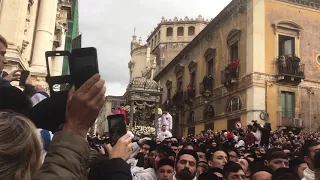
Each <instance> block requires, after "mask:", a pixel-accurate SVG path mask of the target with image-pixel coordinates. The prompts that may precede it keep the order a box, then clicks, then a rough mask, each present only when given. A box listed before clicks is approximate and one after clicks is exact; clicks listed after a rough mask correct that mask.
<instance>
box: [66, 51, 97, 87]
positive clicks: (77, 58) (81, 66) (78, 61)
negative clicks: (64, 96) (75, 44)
mask: <svg viewBox="0 0 320 180" xmlns="http://www.w3.org/2000/svg"><path fill="white" fill-rule="evenodd" d="M69 65H70V74H71V76H72V79H73V83H74V85H75V88H76V89H79V88H80V86H81V85H82V84H84V83H85V82H86V81H87V80H88V79H90V78H91V77H92V76H93V75H94V74H97V73H99V67H98V57H97V50H96V48H93V47H90V48H81V49H74V50H72V52H71V59H70V61H69Z"/></svg>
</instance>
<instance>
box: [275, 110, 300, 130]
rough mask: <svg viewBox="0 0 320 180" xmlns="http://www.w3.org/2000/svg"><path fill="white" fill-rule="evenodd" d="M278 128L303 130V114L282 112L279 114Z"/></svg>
mask: <svg viewBox="0 0 320 180" xmlns="http://www.w3.org/2000/svg"><path fill="white" fill-rule="evenodd" d="M277 116H278V118H277V126H278V127H286V128H291V129H292V128H297V129H303V128H304V122H303V118H302V114H301V113H293V112H291V113H290V112H287V113H286V114H284V113H282V111H278V112H277Z"/></svg>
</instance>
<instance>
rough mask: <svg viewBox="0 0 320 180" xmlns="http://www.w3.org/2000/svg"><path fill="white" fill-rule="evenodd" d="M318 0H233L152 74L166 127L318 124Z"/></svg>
mask: <svg viewBox="0 0 320 180" xmlns="http://www.w3.org/2000/svg"><path fill="white" fill-rule="evenodd" d="M319 29H320V3H319V2H318V1H316V0H233V1H232V2H230V4H229V5H228V6H227V7H225V8H224V9H223V10H222V11H221V12H220V13H219V14H218V15H217V16H216V17H215V18H214V19H213V20H212V21H211V22H210V23H209V24H208V25H207V26H206V27H205V28H204V29H203V30H202V31H201V32H200V33H199V34H198V35H197V36H196V37H195V38H194V39H193V40H192V41H191V42H190V43H189V44H188V45H187V46H186V47H184V48H183V49H182V50H181V51H180V52H179V53H178V55H177V56H175V57H174V59H173V60H172V61H170V62H169V63H168V64H167V65H166V66H165V68H163V69H162V70H161V71H160V72H159V73H158V74H157V75H156V76H155V78H154V80H155V81H160V82H161V84H162V85H163V86H164V95H163V98H162V102H163V107H164V108H166V109H171V111H173V113H172V114H173V115H174V116H173V120H174V127H173V128H174V129H175V131H176V132H177V133H178V134H180V135H184V136H186V135H187V134H194V133H196V134H198V133H200V132H201V131H202V130H206V129H209V128H210V129H215V130H223V129H229V130H231V129H234V128H235V124H239V122H241V124H242V126H245V125H247V124H250V123H251V121H252V120H257V121H258V122H260V123H264V122H266V121H268V122H270V123H271V125H272V129H273V130H275V129H276V128H278V127H284V128H287V129H291V130H297V129H302V128H304V127H305V129H306V130H310V131H311V130H312V131H316V130H319V127H320V116H319V108H318V107H319V106H320V98H319V95H320V81H319V77H320V71H319V69H320V44H319V41H320V35H319Z"/></svg>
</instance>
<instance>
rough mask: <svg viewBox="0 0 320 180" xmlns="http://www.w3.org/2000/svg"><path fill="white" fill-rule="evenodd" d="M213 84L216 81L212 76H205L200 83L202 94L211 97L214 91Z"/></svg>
mask: <svg viewBox="0 0 320 180" xmlns="http://www.w3.org/2000/svg"><path fill="white" fill-rule="evenodd" d="M213 83H214V81H213V78H212V76H211V75H209V76H207V75H206V76H204V78H203V80H202V82H201V83H200V93H201V94H202V95H203V96H205V97H209V96H211V95H212V90H213Z"/></svg>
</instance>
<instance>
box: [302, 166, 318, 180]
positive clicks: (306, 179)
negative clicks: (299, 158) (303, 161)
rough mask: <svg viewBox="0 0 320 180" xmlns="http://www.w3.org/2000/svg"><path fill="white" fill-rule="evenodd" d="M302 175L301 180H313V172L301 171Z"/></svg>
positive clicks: (308, 170)
mask: <svg viewBox="0 0 320 180" xmlns="http://www.w3.org/2000/svg"><path fill="white" fill-rule="evenodd" d="M303 175H304V178H303V179H302V180H314V179H315V174H314V172H313V171H312V170H311V169H309V168H307V169H305V170H304V171H303Z"/></svg>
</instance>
